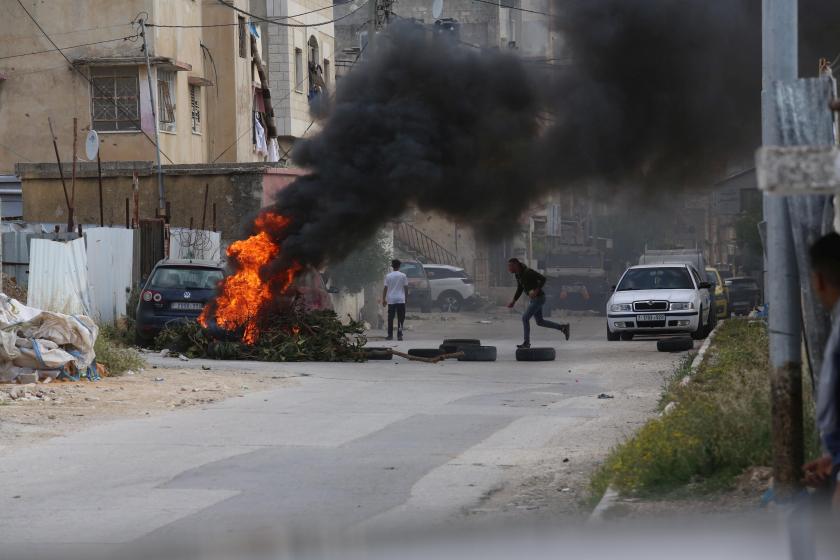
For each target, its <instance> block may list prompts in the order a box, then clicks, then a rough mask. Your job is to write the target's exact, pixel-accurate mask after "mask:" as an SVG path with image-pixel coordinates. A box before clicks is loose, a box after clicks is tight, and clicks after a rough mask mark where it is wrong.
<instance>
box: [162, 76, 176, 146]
mask: <svg viewBox="0 0 840 560" xmlns="http://www.w3.org/2000/svg"><path fill="white" fill-rule="evenodd" d="M175 80H176V78H175V72H172V71H171V70H158V106H157V110H158V123H160V130H162V131H164V132H175V130H176V127H175V100H176V99H177V98H178V90H177V86H176V81H175Z"/></svg>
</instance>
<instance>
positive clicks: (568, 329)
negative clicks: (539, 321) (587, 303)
mask: <svg viewBox="0 0 840 560" xmlns="http://www.w3.org/2000/svg"><path fill="white" fill-rule="evenodd" d="M560 332H561V333H563V334H564V335H566V340H569V337H570V336H571V327H569V325H561V326H560Z"/></svg>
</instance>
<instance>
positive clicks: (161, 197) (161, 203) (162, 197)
mask: <svg viewBox="0 0 840 560" xmlns="http://www.w3.org/2000/svg"><path fill="white" fill-rule="evenodd" d="M140 36H141V37H142V38H143V54H144V55H145V57H146V79H147V80H148V82H149V103H150V104H151V105H152V120H153V121H154V126H155V156H156V158H157V176H158V216H160V217H168V216H166V191H165V190H164V188H163V168H162V167H161V165H160V133H159V132H158V119H157V112H156V111H155V91H154V89H153V88H152V63H151V61H150V60H149V42H148V41H147V40H146V20H145V19H142V18H141V19H140ZM141 126H142V123H141Z"/></svg>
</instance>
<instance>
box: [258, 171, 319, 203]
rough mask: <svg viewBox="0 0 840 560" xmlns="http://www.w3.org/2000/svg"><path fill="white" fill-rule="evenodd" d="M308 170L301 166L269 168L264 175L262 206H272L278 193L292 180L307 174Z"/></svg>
mask: <svg viewBox="0 0 840 560" xmlns="http://www.w3.org/2000/svg"><path fill="white" fill-rule="evenodd" d="M307 173H308V171H306V170H305V169H300V168H294V167H292V168H286V169H268V170H267V171H266V172H265V174H264V175H263V191H262V203H261V206H262V207H263V208H265V207H266V206H271V204H273V203H274V197H275V196H277V193H278V192H280V191H281V190H283V189H284V188H286V187H287V186H288V185H289V184H290V183H292V181H294V180H295V179H297V178H298V177H301V176H303V175H306V174H307Z"/></svg>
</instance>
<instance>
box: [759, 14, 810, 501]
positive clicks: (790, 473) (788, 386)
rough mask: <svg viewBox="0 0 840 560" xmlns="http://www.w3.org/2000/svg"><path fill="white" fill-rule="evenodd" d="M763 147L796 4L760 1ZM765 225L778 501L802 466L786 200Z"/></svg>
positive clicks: (774, 140) (794, 49) (784, 70)
mask: <svg viewBox="0 0 840 560" xmlns="http://www.w3.org/2000/svg"><path fill="white" fill-rule="evenodd" d="M762 2H763V4H762V6H763V9H762V26H763V33H762V34H763V64H762V68H763V80H762V103H761V106H762V141H763V144H764V146H778V145H780V144H781V143H782V134H781V130H780V126H779V122H778V120H777V118H776V108H775V98H774V96H773V90H772V85H773V83H774V82H777V81H785V82H792V81H794V80H796V79H797V78H798V55H799V52H798V25H799V22H798V16H797V11H798V0H762ZM764 219H765V221H766V222H767V261H766V263H767V272H766V276H767V291H768V294H767V296H768V297H767V299H766V300H767V301H768V302H769V304H770V307H769V313H770V316H769V329H770V387H771V399H772V403H773V407H772V409H773V478H774V481H775V491H776V494H777V496H779V497H781V498H789V497H791V496H792V495H793V494H794V493H795V492H796V490H797V489H798V488H799V484H800V483H799V481H800V479H801V476H800V475H801V467H802V463H803V462H804V446H803V433H802V432H803V428H802V353H801V345H802V331H801V324H802V310H801V301H800V300H801V295H800V291H799V276H798V273H797V260H796V254H795V251H794V242H793V233H792V229H791V221H790V213H789V209H788V201H787V198H786V197H781V196H768V195H766V194H765V196H764Z"/></svg>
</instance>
